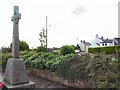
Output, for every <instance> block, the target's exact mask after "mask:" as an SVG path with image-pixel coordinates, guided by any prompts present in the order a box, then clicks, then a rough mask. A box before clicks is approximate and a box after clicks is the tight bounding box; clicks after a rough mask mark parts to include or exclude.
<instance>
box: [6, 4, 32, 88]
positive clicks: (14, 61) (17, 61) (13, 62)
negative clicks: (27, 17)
mask: <svg viewBox="0 0 120 90" xmlns="http://www.w3.org/2000/svg"><path fill="white" fill-rule="evenodd" d="M19 19H21V14H20V13H19V7H18V6H14V14H13V16H12V21H13V38H12V58H10V59H8V62H7V66H6V70H5V75H4V80H5V81H6V82H7V83H9V84H10V85H12V86H14V85H23V84H26V83H28V85H29V83H30V82H29V79H28V75H27V72H26V68H25V64H24V61H23V59H22V58H20V57H19ZM32 84H34V83H32ZM23 87H24V86H23Z"/></svg>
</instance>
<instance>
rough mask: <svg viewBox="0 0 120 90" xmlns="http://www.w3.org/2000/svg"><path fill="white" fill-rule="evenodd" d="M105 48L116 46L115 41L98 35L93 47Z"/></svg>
mask: <svg viewBox="0 0 120 90" xmlns="http://www.w3.org/2000/svg"><path fill="white" fill-rule="evenodd" d="M104 46H114V44H113V39H108V38H106V39H104V38H103V37H99V36H98V34H97V35H96V37H95V39H94V40H93V41H92V45H91V47H104Z"/></svg>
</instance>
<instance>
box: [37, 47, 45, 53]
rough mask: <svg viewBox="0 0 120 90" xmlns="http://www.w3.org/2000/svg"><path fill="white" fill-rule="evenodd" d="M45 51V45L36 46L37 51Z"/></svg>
mask: <svg viewBox="0 0 120 90" xmlns="http://www.w3.org/2000/svg"><path fill="white" fill-rule="evenodd" d="M45 51H46V48H45V47H43V46H39V47H37V52H45Z"/></svg>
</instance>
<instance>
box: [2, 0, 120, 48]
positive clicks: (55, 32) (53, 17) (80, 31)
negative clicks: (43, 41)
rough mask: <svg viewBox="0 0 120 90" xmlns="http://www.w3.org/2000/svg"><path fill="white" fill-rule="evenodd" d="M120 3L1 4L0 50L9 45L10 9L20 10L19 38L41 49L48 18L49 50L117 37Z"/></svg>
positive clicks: (16, 0) (9, 0)
mask: <svg viewBox="0 0 120 90" xmlns="http://www.w3.org/2000/svg"><path fill="white" fill-rule="evenodd" d="M118 1H119V0H0V11H1V13H0V47H2V46H6V47H8V46H9V45H10V43H11V42H12V33H13V22H12V21H11V17H12V16H13V7H14V6H15V5H17V6H19V12H20V13H21V19H20V21H19V38H20V40H24V41H26V42H27V43H28V44H29V46H30V48H31V47H34V48H36V47H37V46H40V41H39V38H40V37H39V33H40V32H41V31H42V28H45V23H46V22H45V19H46V18H45V17H46V16H47V17H48V47H49V48H51V47H61V46H63V45H76V44H77V43H79V42H80V41H81V40H85V41H87V42H90V43H91V42H92V40H93V39H94V38H95V35H96V34H98V35H99V36H100V37H101V36H103V37H104V38H110V39H112V38H114V37H118Z"/></svg>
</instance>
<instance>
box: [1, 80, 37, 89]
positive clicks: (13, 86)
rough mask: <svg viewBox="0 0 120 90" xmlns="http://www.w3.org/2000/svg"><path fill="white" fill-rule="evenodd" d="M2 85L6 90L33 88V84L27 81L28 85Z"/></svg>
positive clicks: (5, 83)
mask: <svg viewBox="0 0 120 90" xmlns="http://www.w3.org/2000/svg"><path fill="white" fill-rule="evenodd" d="M3 83H4V85H5V86H6V87H7V88H8V89H12V88H35V83H34V82H31V81H29V83H25V84H19V85H11V84H9V83H7V82H5V81H4V82H3Z"/></svg>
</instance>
